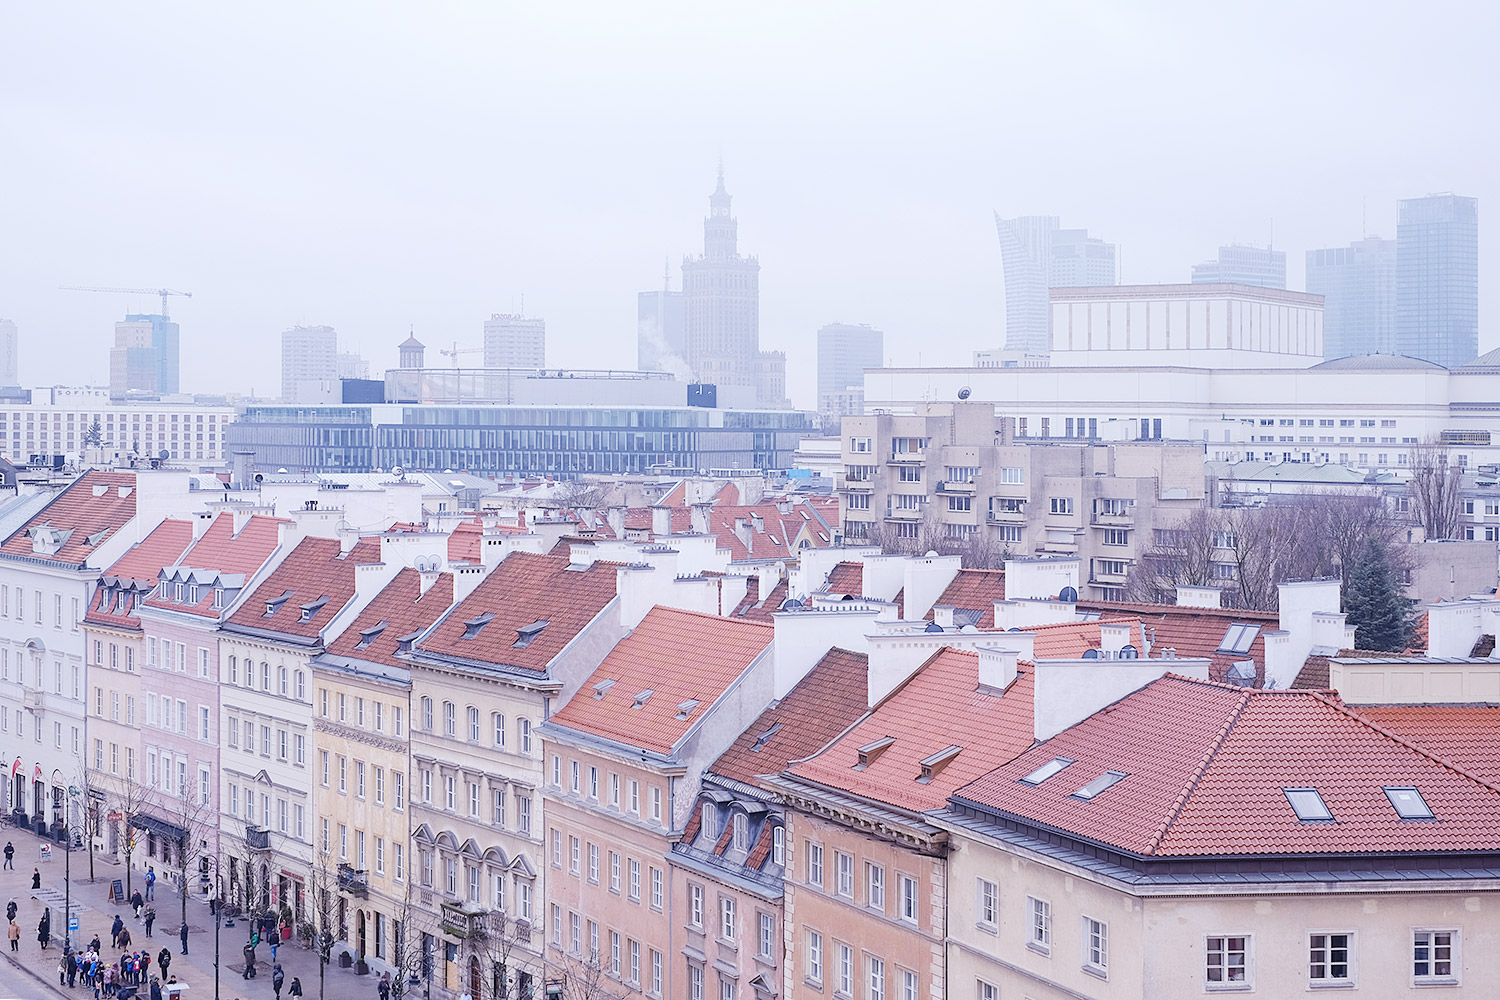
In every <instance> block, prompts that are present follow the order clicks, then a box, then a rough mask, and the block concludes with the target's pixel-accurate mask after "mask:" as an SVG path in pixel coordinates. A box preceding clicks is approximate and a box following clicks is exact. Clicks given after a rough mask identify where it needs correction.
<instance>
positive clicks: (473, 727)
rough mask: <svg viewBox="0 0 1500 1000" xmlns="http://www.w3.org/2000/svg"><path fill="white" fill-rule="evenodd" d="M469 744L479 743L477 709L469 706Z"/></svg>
mask: <svg viewBox="0 0 1500 1000" xmlns="http://www.w3.org/2000/svg"><path fill="white" fill-rule="evenodd" d="M469 742H470V743H478V742H479V709H477V708H475V707H474V706H473V705H470V706H469Z"/></svg>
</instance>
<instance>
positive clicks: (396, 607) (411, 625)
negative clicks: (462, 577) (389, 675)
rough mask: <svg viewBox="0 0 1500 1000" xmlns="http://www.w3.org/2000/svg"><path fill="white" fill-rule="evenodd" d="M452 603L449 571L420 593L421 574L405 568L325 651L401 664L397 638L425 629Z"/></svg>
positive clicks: (372, 661)
mask: <svg viewBox="0 0 1500 1000" xmlns="http://www.w3.org/2000/svg"><path fill="white" fill-rule="evenodd" d="M452 603H453V574H451V573H443V574H440V575H439V576H438V578H437V579H436V580H435V581H433V584H432V586H431V587H429V588H428V589H427V592H426V593H423V592H422V575H421V574H420V573H418V572H417V571H416V570H414V569H411V568H407V569H403V570H401V572H399V573H397V574H396V575H395V576H394V577H393V578H392V579H391V582H390V583H387V584H386V585H385V586H384V587H383V588H381V591H380V593H378V594H376V595H375V598H374V600H372V601H370V603H369V604H367V605H365V608H364V610H362V611H361V612H360V613H359V615H358V616H357V617H356V618H355V619H354V621H353V622H352V623H351V624H350V625H349V627H348V628H346V629H344V630H343V631H342V632H340V633H339V635H338V638H336V639H334V640H333V642H331V643H329V644H328V652H330V653H332V654H335V655H337V656H348V657H353V658H354V659H359V660H368V661H369V662H371V663H382V664H385V665H386V666H400V667H404V666H406V665H407V664H406V663H404V662H403V661H401V660H399V659H397V658H396V652H397V649H398V647H399V645H400V644H399V642H398V641H397V640H399V639H401V638H402V637H403V636H408V635H411V634H412V633H414V632H417V631H419V630H421V629H425V628H427V627H428V626H429V625H431V624H432V623H433V622H435V621H437V620H438V619H439V618H441V617H442V615H443V612H445V611H447V610H448V608H449V606H450V605H451V604H452Z"/></svg>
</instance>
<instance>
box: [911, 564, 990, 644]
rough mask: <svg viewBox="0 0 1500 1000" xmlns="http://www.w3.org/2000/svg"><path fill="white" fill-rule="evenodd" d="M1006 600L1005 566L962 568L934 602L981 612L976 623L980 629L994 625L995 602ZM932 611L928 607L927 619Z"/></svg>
mask: <svg viewBox="0 0 1500 1000" xmlns="http://www.w3.org/2000/svg"><path fill="white" fill-rule="evenodd" d="M1003 600H1005V570H1003V569H961V570H959V571H958V574H957V575H956V576H954V578H953V580H952V581H951V582H950V583H949V584H948V586H947V587H945V588H944V589H943V593H942V594H941V596H939V597H938V599H937V600H936V601H933V602H932V606H933V607H935V608H937V607H942V608H958V609H960V610H963V611H977V612H980V616H979V620H978V621H975V622H974V623H973V624H974V625H976V626H978V627H979V628H981V629H992V628H994V627H995V602H996V601H1003ZM932 615H933V612H932V611H931V610H930V609H929V610H928V612H927V616H926V620H927V621H931V620H932ZM966 624H967V623H966Z"/></svg>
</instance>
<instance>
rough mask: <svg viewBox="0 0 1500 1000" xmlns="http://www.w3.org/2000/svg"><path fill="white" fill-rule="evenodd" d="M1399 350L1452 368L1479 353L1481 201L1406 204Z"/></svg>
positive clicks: (1399, 254) (1441, 198) (1450, 198)
mask: <svg viewBox="0 0 1500 1000" xmlns="http://www.w3.org/2000/svg"><path fill="white" fill-rule="evenodd" d="M1396 350H1397V352H1398V353H1400V354H1405V355H1407V356H1408V357H1413V358H1422V359H1424V360H1426V361H1432V362H1435V363H1436V364H1440V365H1443V366H1444V367H1447V368H1453V367H1456V366H1458V365H1462V364H1466V363H1468V362H1470V361H1473V360H1474V358H1475V357H1476V356H1477V355H1478V353H1479V199H1477V198H1462V197H1459V196H1458V195H1452V194H1438V195H1428V196H1427V197H1426V198H1408V199H1406V200H1404V201H1402V202H1401V221H1400V223H1399V225H1398V227H1397V230H1396Z"/></svg>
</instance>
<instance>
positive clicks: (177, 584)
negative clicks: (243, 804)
mask: <svg viewBox="0 0 1500 1000" xmlns="http://www.w3.org/2000/svg"><path fill="white" fill-rule="evenodd" d="M292 527H293V525H292V523H291V522H290V521H287V520H284V519H280V518H276V517H270V516H266V514H265V513H263V512H261V511H260V509H259V508H256V509H254V510H245V509H231V510H224V511H221V512H219V513H217V514H214V515H211V516H209V515H201V516H199V517H198V518H196V519H195V520H194V533H195V535H196V536H197V537H196V539H195V541H194V542H193V544H192V546H191V547H190V548H189V549H188V550H187V551H186V552H185V553H184V554H183V555H182V558H181V559H180V561H179V562H178V564H177V565H174V566H166V567H163V568H162V570H161V574H160V582H159V584H158V586H157V588H156V590H155V591H153V592H152V593H151V594H150V596H148V597H147V598H146V599H145V601H144V602H142V604H141V607H140V612H139V613H140V619H141V625H142V628H143V630H144V633H145V643H144V646H145V663H144V665H143V668H142V671H141V692H142V699H143V701H144V714H143V716H142V718H141V730H142V742H143V743H144V751H145V752H144V757H145V784H146V785H147V786H148V787H149V788H151V789H153V794H152V796H151V801H150V802H148V803H147V804H146V807H145V808H144V809H143V810H142V811H141V812H140V813H138V814H137V815H136V816H135V817H133V818H132V825H134V826H135V827H137V829H138V831H139V832H138V833H137V834H136V836H137V837H138V838H139V837H144V842H145V849H144V850H141V849H140V847H139V846H138V847H137V849H136V851H135V852H134V857H133V862H134V863H135V864H136V865H138V866H144V865H155V866H156V867H157V868H158V869H161V874H164V875H170V874H171V873H173V872H174V871H175V872H180V871H181V859H180V853H179V852H180V850H181V841H182V840H183V839H185V838H190V839H191V840H192V841H194V842H196V843H195V844H194V846H193V847H192V848H191V849H190V850H189V852H188V854H189V857H190V859H193V858H196V859H201V860H200V861H199V870H200V871H206V870H207V867H208V866H209V865H211V864H212V863H213V859H217V857H218V852H219V763H220V762H219V637H218V628H219V625H220V624H221V623H222V622H223V621H224V620H225V619H226V618H228V617H229V615H230V614H231V613H232V612H233V611H234V610H235V608H236V607H237V606H238V604H239V603H240V601H241V600H242V599H243V598H244V597H246V596H247V595H248V594H249V593H250V592H251V591H252V590H253V589H254V587H255V585H256V584H257V583H259V582H260V580H261V579H262V578H263V577H264V576H265V575H266V574H267V573H269V572H270V570H271V569H272V568H273V567H274V566H275V565H276V563H277V562H279V561H280V559H281V557H282V556H284V555H285V554H286V552H287V551H289V550H290V549H291V547H292V545H293V540H291V539H290V538H289V537H288V535H289V529H291V528H292ZM139 843H140V841H139V840H138V841H137V844H138V845H139ZM193 888H194V889H195V890H198V891H201V889H202V888H203V883H200V884H199V885H196V886H193Z"/></svg>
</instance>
